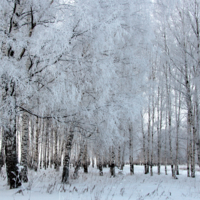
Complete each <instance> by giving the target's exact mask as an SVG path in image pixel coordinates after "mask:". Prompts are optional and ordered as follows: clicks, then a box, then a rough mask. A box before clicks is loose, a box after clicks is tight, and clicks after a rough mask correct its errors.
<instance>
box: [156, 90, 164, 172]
mask: <svg viewBox="0 0 200 200" xmlns="http://www.w3.org/2000/svg"><path fill="white" fill-rule="evenodd" d="M159 102H160V103H159ZM162 107H163V97H162V94H161V95H160V87H158V105H157V115H158V116H157V119H158V125H157V133H158V175H160V156H161V131H162Z"/></svg>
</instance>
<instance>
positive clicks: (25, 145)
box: [21, 113, 29, 183]
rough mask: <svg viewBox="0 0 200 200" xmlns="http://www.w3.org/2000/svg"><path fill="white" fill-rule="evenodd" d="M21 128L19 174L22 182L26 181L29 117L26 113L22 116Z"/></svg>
mask: <svg viewBox="0 0 200 200" xmlns="http://www.w3.org/2000/svg"><path fill="white" fill-rule="evenodd" d="M22 123H23V130H22V144H21V165H22V167H23V168H22V170H21V176H22V181H23V182H25V183H26V182H28V175H27V174H28V167H27V153H28V134H29V132H28V123H29V118H28V115H27V114H26V113H23V116H22Z"/></svg>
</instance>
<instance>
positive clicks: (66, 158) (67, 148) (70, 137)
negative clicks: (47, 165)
mask: <svg viewBox="0 0 200 200" xmlns="http://www.w3.org/2000/svg"><path fill="white" fill-rule="evenodd" d="M73 138H74V132H73V129H72V127H70V131H69V133H68V135H67V141H66V144H65V156H64V161H63V173H62V183H69V164H70V156H71V149H72V141H73Z"/></svg>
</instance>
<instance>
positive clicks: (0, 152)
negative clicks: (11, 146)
mask: <svg viewBox="0 0 200 200" xmlns="http://www.w3.org/2000/svg"><path fill="white" fill-rule="evenodd" d="M0 146H1V149H0V172H1V168H2V167H3V165H4V156H3V155H4V146H5V145H4V131H3V128H2V127H1V140H0Z"/></svg>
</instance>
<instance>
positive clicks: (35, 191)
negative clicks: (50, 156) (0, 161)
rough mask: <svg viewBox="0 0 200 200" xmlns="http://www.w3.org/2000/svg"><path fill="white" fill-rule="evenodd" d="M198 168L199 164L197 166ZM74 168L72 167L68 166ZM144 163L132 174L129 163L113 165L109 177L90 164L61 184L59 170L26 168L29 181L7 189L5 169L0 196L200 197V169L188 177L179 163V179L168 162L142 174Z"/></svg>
mask: <svg viewBox="0 0 200 200" xmlns="http://www.w3.org/2000/svg"><path fill="white" fill-rule="evenodd" d="M197 169H198V167H197ZM71 170H73V169H71ZM143 170H144V167H143V166H135V174H134V175H130V173H129V166H128V165H127V166H125V167H124V171H123V172H121V171H119V170H118V169H116V177H115V178H110V174H109V169H108V168H106V169H105V168H104V176H99V174H98V170H97V169H96V168H91V167H89V173H88V174H84V173H83V171H82V170H80V172H79V178H78V179H76V180H74V179H72V178H71V179H70V184H64V185H63V184H61V174H62V173H61V170H60V172H56V171H55V170H53V169H47V170H39V171H38V172H37V173H36V172H34V171H32V170H29V183H26V184H23V185H22V186H21V187H20V188H18V189H12V190H10V189H9V187H8V186H7V184H6V170H5V168H3V170H2V172H1V174H0V200H77V199H80V200H122V199H123V200H156V199H159V200H164V199H169V200H171V199H174V200H193V199H198V200H199V199H200V172H199V171H197V172H196V178H187V174H186V173H187V171H186V170H185V166H180V175H179V176H178V179H173V178H172V176H171V172H170V167H169V166H168V175H167V176H166V175H165V174H164V167H163V166H162V167H161V175H157V174H156V172H157V167H154V168H153V170H154V175H153V176H150V175H149V174H147V175H144V173H143Z"/></svg>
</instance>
